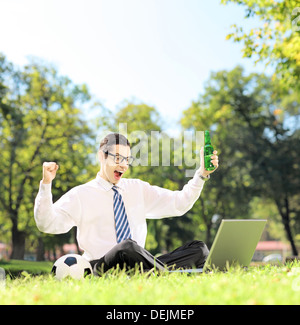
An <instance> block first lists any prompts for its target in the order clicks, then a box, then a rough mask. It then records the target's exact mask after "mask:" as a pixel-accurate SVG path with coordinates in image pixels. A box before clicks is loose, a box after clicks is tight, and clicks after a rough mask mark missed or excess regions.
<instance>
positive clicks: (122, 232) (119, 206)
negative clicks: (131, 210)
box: [112, 186, 131, 243]
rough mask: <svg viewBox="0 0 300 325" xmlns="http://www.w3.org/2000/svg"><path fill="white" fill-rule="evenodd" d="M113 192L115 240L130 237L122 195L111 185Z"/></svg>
mask: <svg viewBox="0 0 300 325" xmlns="http://www.w3.org/2000/svg"><path fill="white" fill-rule="evenodd" d="M112 189H113V191H114V192H115V193H114V214H115V224H116V234H117V242H118V243H120V242H121V241H123V240H125V239H127V238H131V233H130V228H129V223H128V219H127V214H126V211H125V205H124V202H123V198H122V195H121V194H120V193H119V192H118V190H117V188H116V186H113V187H112Z"/></svg>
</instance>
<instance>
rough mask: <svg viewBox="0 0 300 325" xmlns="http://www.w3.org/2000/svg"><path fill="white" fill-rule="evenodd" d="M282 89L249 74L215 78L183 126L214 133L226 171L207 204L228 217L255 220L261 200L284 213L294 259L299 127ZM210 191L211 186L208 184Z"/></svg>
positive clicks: (299, 212) (219, 74) (238, 71)
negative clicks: (254, 206)
mask: <svg viewBox="0 0 300 325" xmlns="http://www.w3.org/2000/svg"><path fill="white" fill-rule="evenodd" d="M279 88H280V85H279V84H278V83H276V82H275V81H273V82H272V81H271V80H270V79H269V78H268V77H267V76H264V75H258V74H255V73H253V74H250V75H249V76H245V75H244V73H243V69H242V68H241V67H237V68H235V69H233V70H232V71H219V72H216V73H212V75H211V78H210V79H209V81H208V82H207V84H206V86H205V93H204V94H203V96H201V97H200V99H199V101H197V102H194V103H193V104H192V106H191V107H190V108H189V109H187V110H186V111H185V112H184V116H183V118H182V121H181V122H182V125H183V126H184V127H192V128H197V129H200V130H201V129H210V130H211V131H212V135H213V141H214V145H215V146H216V148H217V149H218V150H219V154H220V161H221V167H220V170H219V171H217V172H216V174H214V179H215V180H216V184H214V185H215V188H214V190H207V189H206V191H205V193H206V195H207V196H208V198H207V197H203V198H204V200H205V199H208V200H209V201H213V202H215V213H217V214H219V215H221V216H222V217H230V218H235V217H239V218H241V217H250V216H249V211H250V209H249V204H250V203H251V200H252V198H254V197H257V196H260V197H262V198H266V199H271V200H272V201H273V203H274V204H275V205H276V207H277V209H278V213H279V214H280V216H281V220H282V223H283V225H284V228H285V231H286V235H287V238H288V240H289V241H290V243H291V247H292V250H293V253H294V254H295V255H297V249H296V246H295V243H294V239H293V237H294V234H293V232H292V229H291V224H293V225H294V229H295V231H297V230H299V228H300V227H299V222H300V209H299V204H298V203H297V202H299V196H300V192H299V190H300V188H299V176H300V169H299V162H298V159H297V152H299V150H300V147H299V143H300V142H299V136H300V133H299V126H298V127H297V126H294V125H288V124H287V123H286V120H285V118H287V117H289V115H288V114H287V113H284V112H285V110H284V101H283V100H282V99H281V97H280V96H279V94H280V91H278V89H279ZM207 185H208V186H209V184H207Z"/></svg>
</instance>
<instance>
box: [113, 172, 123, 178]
mask: <svg viewBox="0 0 300 325" xmlns="http://www.w3.org/2000/svg"><path fill="white" fill-rule="evenodd" d="M123 174H124V172H122V171H118V170H115V171H114V175H115V179H120V178H121V177H122V175H123Z"/></svg>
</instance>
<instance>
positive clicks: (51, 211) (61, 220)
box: [34, 182, 81, 234]
mask: <svg viewBox="0 0 300 325" xmlns="http://www.w3.org/2000/svg"><path fill="white" fill-rule="evenodd" d="M75 189H76V188H74V189H72V190H70V191H69V192H67V193H66V194H64V195H63V196H62V197H61V198H60V199H59V200H58V201H56V202H55V203H53V201H52V193H51V184H42V182H41V183H40V187H39V192H38V194H37V197H36V199H35V205H34V219H35V222H36V225H37V227H38V229H39V230H40V231H42V232H45V233H50V234H62V233H66V232H68V231H69V230H70V229H71V228H72V227H74V226H76V225H77V224H78V223H79V218H80V213H81V206H80V201H79V199H78V196H77V194H76V190H75Z"/></svg>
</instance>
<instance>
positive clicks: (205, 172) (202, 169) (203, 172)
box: [199, 147, 219, 177]
mask: <svg viewBox="0 0 300 325" xmlns="http://www.w3.org/2000/svg"><path fill="white" fill-rule="evenodd" d="M217 153H218V151H217V150H214V151H213V155H212V156H211V162H212V164H213V165H214V166H215V167H216V168H215V169H214V170H206V169H205V167H204V149H203V147H202V148H201V150H200V169H199V173H200V175H202V176H203V177H207V176H208V175H209V174H211V173H213V172H214V171H215V170H216V169H217V168H218V167H219V158H218V156H217Z"/></svg>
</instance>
